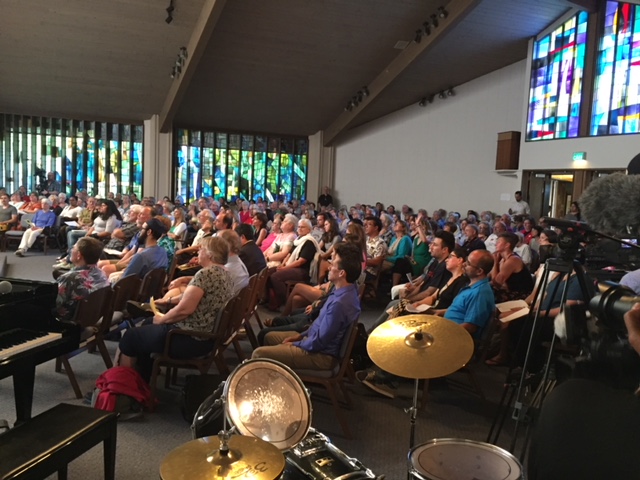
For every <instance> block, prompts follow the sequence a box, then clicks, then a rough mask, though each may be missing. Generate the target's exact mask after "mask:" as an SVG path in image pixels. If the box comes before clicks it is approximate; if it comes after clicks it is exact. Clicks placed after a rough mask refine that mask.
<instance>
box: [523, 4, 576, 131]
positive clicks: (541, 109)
mask: <svg viewBox="0 0 640 480" xmlns="http://www.w3.org/2000/svg"><path fill="white" fill-rule="evenodd" d="M587 19H588V14H587V13H586V12H579V13H578V14H577V15H576V16H574V17H572V18H571V19H569V20H567V21H566V22H564V23H563V24H562V25H561V26H560V27H558V28H557V29H555V30H554V31H553V32H552V33H550V34H549V35H547V36H545V37H543V38H541V39H539V40H538V41H536V42H535V44H534V47H533V59H532V66H531V82H530V90H529V112H528V117H527V136H526V139H527V140H546V139H553V138H568V137H577V136H578V128H579V123H580V98H581V95H582V75H583V71H584V60H585V52H586V43H587Z"/></svg>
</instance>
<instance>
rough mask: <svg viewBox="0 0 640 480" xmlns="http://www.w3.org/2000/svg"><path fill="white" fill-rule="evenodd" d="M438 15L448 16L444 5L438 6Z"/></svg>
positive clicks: (441, 16)
mask: <svg viewBox="0 0 640 480" xmlns="http://www.w3.org/2000/svg"><path fill="white" fill-rule="evenodd" d="M438 16H439V17H440V18H447V17H448V16H449V12H447V11H446V10H445V9H444V7H438Z"/></svg>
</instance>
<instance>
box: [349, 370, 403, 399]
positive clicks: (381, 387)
mask: <svg viewBox="0 0 640 480" xmlns="http://www.w3.org/2000/svg"><path fill="white" fill-rule="evenodd" d="M356 379H357V380H358V381H359V382H360V383H362V384H363V385H364V386H366V387H368V388H370V389H371V390H373V391H374V392H376V393H379V394H380V395H384V396H385V397H387V398H396V393H395V388H394V387H393V386H392V385H390V384H389V383H387V382H384V381H381V380H380V379H378V378H376V372H375V371H374V370H360V371H358V372H356Z"/></svg>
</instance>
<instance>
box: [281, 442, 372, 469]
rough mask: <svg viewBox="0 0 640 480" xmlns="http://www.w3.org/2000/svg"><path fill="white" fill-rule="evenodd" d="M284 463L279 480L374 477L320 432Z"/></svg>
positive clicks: (290, 452)
mask: <svg viewBox="0 0 640 480" xmlns="http://www.w3.org/2000/svg"><path fill="white" fill-rule="evenodd" d="M285 457H286V460H287V463H286V466H285V469H284V472H283V474H282V476H281V477H280V480H309V479H317V480H325V479H330V480H347V479H349V480H363V479H367V478H369V479H371V478H376V476H375V475H374V474H373V473H372V472H371V470H369V469H368V468H366V467H365V466H364V465H362V463H360V462H359V461H358V460H356V459H355V458H351V457H348V456H347V455H346V454H345V453H344V452H343V451H342V450H340V449H339V448H338V447H336V446H335V445H333V444H332V443H331V441H330V440H329V439H328V438H327V437H326V436H324V435H323V434H321V433H319V432H313V433H310V434H309V436H307V438H305V439H304V440H303V441H302V442H300V443H299V444H298V445H296V446H295V447H294V448H292V449H291V450H290V451H288V452H287V453H286V454H285Z"/></svg>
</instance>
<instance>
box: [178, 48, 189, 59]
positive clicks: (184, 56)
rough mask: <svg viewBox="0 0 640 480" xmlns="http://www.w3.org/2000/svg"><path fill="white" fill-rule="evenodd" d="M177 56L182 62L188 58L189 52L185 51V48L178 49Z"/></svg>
mask: <svg viewBox="0 0 640 480" xmlns="http://www.w3.org/2000/svg"><path fill="white" fill-rule="evenodd" d="M178 55H179V56H180V58H182V59H183V60H186V59H187V58H189V52H188V51H187V47H180V53H178Z"/></svg>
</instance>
